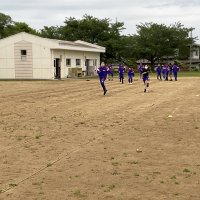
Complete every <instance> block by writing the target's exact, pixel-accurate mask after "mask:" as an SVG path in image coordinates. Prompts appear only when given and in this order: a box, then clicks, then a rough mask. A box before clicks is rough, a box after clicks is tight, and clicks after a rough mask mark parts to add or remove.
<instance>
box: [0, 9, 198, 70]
mask: <svg viewBox="0 0 200 200" xmlns="http://www.w3.org/2000/svg"><path fill="white" fill-rule="evenodd" d="M124 29H125V27H124V23H123V22H117V21H116V22H114V23H112V22H111V20H110V19H109V18H104V19H98V18H96V17H93V16H90V15H87V14H85V15H84V16H83V17H82V19H76V18H74V17H69V18H65V20H64V22H63V25H61V26H44V27H43V28H42V29H41V30H35V29H33V28H31V27H30V26H29V25H28V24H26V23H25V22H15V21H13V20H12V18H11V17H10V16H9V15H5V14H3V13H0V39H2V38H5V37H8V36H10V35H13V34H16V33H19V32H27V33H31V34H34V35H38V36H40V37H45V38H50V39H59V40H68V41H75V40H83V41H86V42H90V43H93V44H97V45H100V46H104V47H106V53H104V54H102V55H101V59H102V60H103V61H105V62H106V63H124V64H126V65H134V64H135V61H136V60H138V59H141V58H144V59H147V60H149V61H150V62H151V64H152V66H154V64H155V63H156V62H158V61H160V60H162V59H163V58H164V57H165V58H167V57H174V58H176V59H188V57H189V48H188V47H189V45H191V44H193V43H194V42H195V40H196V38H195V37H189V33H190V32H191V31H192V30H194V28H192V27H190V28H186V27H184V25H182V24H181V23H180V22H176V23H174V24H172V25H169V26H167V25H165V24H157V23H153V22H150V23H141V24H138V25H136V34H132V35H130V34H129V35H123V34H122V30H124Z"/></svg>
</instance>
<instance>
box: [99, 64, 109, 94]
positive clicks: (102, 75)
mask: <svg viewBox="0 0 200 200" xmlns="http://www.w3.org/2000/svg"><path fill="white" fill-rule="evenodd" d="M97 73H98V75H99V80H100V84H101V86H102V88H103V94H104V95H105V94H106V92H107V89H106V86H105V83H104V82H105V80H106V77H107V73H108V69H107V68H106V66H105V64H104V62H102V63H101V66H100V67H99V68H98V69H97Z"/></svg>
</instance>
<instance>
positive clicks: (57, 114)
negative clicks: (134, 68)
mask: <svg viewBox="0 0 200 200" xmlns="http://www.w3.org/2000/svg"><path fill="white" fill-rule="evenodd" d="M106 85H107V89H108V93H107V94H106V96H103V92H102V89H101V87H100V85H99V82H98V80H97V79H93V80H90V81H87V80H83V79H82V80H72V79H71V80H70V79H69V80H65V81H10V82H9V81H5V82H4V81H1V82H0V113H1V118H0V200H74V199H75V200H76V199H84V200H86V199H89V200H98V199H106V200H163V199H165V200H199V199H200V87H199V86H200V78H180V79H179V80H178V81H177V82H174V81H173V82H164V81H163V82H159V81H157V80H155V79H154V80H152V81H151V85H150V89H149V92H147V93H143V85H142V82H141V81H140V80H137V81H135V83H134V84H133V85H128V84H127V80H126V82H125V84H124V85H122V84H120V83H119V82H118V80H117V79H115V80H114V81H110V82H108V81H107V82H106Z"/></svg>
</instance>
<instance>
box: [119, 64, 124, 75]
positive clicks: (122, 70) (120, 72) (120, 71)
mask: <svg viewBox="0 0 200 200" xmlns="http://www.w3.org/2000/svg"><path fill="white" fill-rule="evenodd" d="M118 71H119V74H120V75H123V74H124V72H125V67H124V66H122V65H120V66H119V69H118Z"/></svg>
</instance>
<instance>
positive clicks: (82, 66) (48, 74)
mask: <svg viewBox="0 0 200 200" xmlns="http://www.w3.org/2000/svg"><path fill="white" fill-rule="evenodd" d="M101 52H103V53H104V52H105V48H104V47H101V46H98V45H95V44H91V43H87V42H84V41H80V40H78V41H75V42H70V41H63V40H54V39H47V38H42V37H39V36H35V35H32V34H28V33H24V32H21V33H18V34H16V35H13V36H10V37H7V38H4V39H1V40H0V79H60V78H66V77H68V76H81V75H83V74H84V75H93V74H94V72H95V69H96V67H97V66H99V65H100V53H101Z"/></svg>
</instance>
